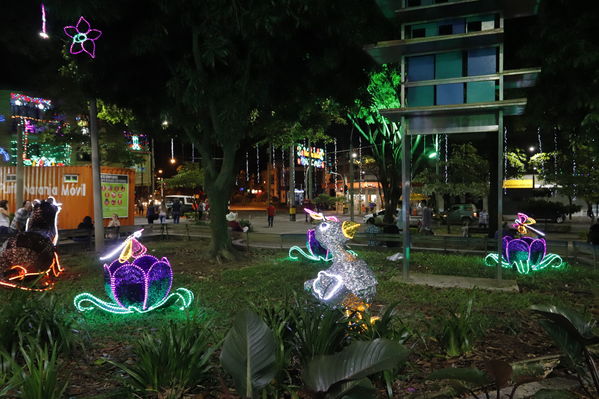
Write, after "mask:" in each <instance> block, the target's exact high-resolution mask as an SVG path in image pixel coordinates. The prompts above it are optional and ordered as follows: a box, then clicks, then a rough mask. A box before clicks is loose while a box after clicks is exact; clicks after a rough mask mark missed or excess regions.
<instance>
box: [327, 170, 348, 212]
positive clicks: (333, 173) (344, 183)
mask: <svg viewBox="0 0 599 399" xmlns="http://www.w3.org/2000/svg"><path fill="white" fill-rule="evenodd" d="M329 173H330V174H332V175H337V176H341V181H342V182H343V185H344V186H347V180H346V179H345V176H343V174H341V173H337V172H329ZM335 193H337V179H335ZM343 194H344V195H347V193H343ZM337 209H339V208H337ZM337 212H339V211H337Z"/></svg>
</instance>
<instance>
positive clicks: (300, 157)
mask: <svg viewBox="0 0 599 399" xmlns="http://www.w3.org/2000/svg"><path fill="white" fill-rule="evenodd" d="M295 149H296V151H297V160H296V162H297V164H298V165H299V166H309V164H310V160H312V166H313V167H315V168H324V149H323V148H316V147H310V148H308V147H304V146H302V145H298V146H296V148H295Z"/></svg>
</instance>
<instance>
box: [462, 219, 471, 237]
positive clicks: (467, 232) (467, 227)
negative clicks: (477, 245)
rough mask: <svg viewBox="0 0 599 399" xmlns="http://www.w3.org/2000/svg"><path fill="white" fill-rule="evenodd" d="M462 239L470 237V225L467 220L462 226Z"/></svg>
mask: <svg viewBox="0 0 599 399" xmlns="http://www.w3.org/2000/svg"><path fill="white" fill-rule="evenodd" d="M462 237H466V238H468V237H470V223H469V222H468V221H467V220H465V221H464V225H463V226H462Z"/></svg>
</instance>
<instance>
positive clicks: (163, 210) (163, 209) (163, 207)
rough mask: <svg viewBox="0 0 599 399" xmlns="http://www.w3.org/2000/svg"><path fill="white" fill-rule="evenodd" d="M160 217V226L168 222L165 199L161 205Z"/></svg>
mask: <svg viewBox="0 0 599 399" xmlns="http://www.w3.org/2000/svg"><path fill="white" fill-rule="evenodd" d="M158 217H159V218H160V224H164V222H166V202H164V199H163V200H162V202H161V203H160V212H159V213H158Z"/></svg>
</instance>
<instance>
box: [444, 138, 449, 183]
mask: <svg viewBox="0 0 599 399" xmlns="http://www.w3.org/2000/svg"><path fill="white" fill-rule="evenodd" d="M448 140H449V137H448V135H447V134H446V135H445V165H444V166H443V169H445V170H444V172H443V174H444V175H445V183H448V180H449V174H448V173H447V162H448V160H449V144H448Z"/></svg>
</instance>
